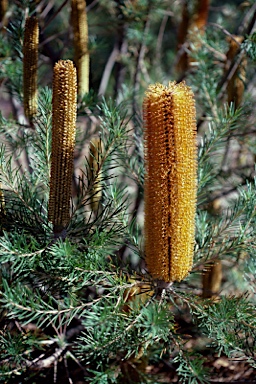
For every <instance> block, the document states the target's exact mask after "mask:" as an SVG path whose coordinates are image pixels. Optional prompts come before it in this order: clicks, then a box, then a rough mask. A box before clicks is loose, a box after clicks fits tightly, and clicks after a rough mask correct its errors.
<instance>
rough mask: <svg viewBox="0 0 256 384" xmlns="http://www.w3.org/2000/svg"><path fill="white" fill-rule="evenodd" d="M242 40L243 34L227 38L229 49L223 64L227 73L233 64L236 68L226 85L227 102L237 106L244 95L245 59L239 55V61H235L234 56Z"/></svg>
mask: <svg viewBox="0 0 256 384" xmlns="http://www.w3.org/2000/svg"><path fill="white" fill-rule="evenodd" d="M243 40H244V37H243V36H232V38H231V37H228V38H227V41H228V43H229V50H228V52H227V61H226V65H225V72H226V73H228V72H229V70H230V69H231V70H232V69H233V65H235V66H236V70H235V71H234V73H233V75H232V76H231V77H230V78H229V80H228V85H227V94H228V100H227V101H228V103H229V104H230V103H231V102H233V103H234V104H235V107H236V108H238V107H239V106H240V104H241V103H242V101H243V95H244V85H245V80H246V65H247V60H246V58H245V55H243V56H242V57H241V60H240V62H239V63H238V65H237V63H236V62H235V59H236V56H237V55H238V54H239V52H240V44H242V42H243Z"/></svg>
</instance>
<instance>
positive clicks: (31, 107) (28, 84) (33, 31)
mask: <svg viewBox="0 0 256 384" xmlns="http://www.w3.org/2000/svg"><path fill="white" fill-rule="evenodd" d="M38 42H39V27H38V20H37V18H36V17H28V18H27V19H26V23H25V31H24V42H23V93H24V113H25V116H26V118H27V119H28V120H29V122H30V123H32V121H33V118H34V117H35V115H36V114H37V62H38Z"/></svg>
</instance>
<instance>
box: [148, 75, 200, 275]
mask: <svg viewBox="0 0 256 384" xmlns="http://www.w3.org/2000/svg"><path fill="white" fill-rule="evenodd" d="M143 114H144V122H145V168H146V175H145V255H146V263H147V266H148V270H149V273H150V274H151V275H152V277H153V278H156V279H158V280H163V281H165V282H172V281H175V280H177V281H180V280H182V279H183V278H185V277H186V275H187V274H188V272H189V271H190V270H191V267H192V262H193V249H194V237H195V212H196V190H197V160H196V157H197V150H196V122H195V101H194V96H193V93H192V91H191V90H190V88H189V87H188V86H186V85H185V83H184V82H183V83H179V84H176V83H175V82H171V83H169V85H168V86H167V87H165V86H164V85H161V84H156V85H151V86H149V88H148V91H147V92H146V95H145V99H144V105H143Z"/></svg>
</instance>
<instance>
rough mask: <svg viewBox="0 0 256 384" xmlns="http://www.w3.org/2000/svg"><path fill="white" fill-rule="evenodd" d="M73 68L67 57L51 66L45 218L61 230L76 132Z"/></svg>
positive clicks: (66, 212) (67, 212) (67, 210)
mask: <svg viewBox="0 0 256 384" xmlns="http://www.w3.org/2000/svg"><path fill="white" fill-rule="evenodd" d="M76 98H77V82H76V69H75V67H74V65H73V62H72V61H70V60H60V61H59V62H58V63H57V64H55V67H54V73H53V95H52V160H51V177H50V196H49V206H48V218H49V221H51V222H52V223H53V231H54V233H55V234H60V233H61V232H62V231H63V230H64V229H65V227H66V226H67V224H68V223H69V221H70V200H71V187H72V175H73V167H74V164H73V160H74V147H75V135H76V108H77V104H76Z"/></svg>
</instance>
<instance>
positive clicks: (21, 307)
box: [0, 0, 256, 384]
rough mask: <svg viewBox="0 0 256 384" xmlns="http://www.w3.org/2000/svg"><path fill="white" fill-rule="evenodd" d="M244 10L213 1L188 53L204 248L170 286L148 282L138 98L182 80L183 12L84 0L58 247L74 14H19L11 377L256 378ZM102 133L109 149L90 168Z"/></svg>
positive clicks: (9, 203) (9, 228)
mask: <svg viewBox="0 0 256 384" xmlns="http://www.w3.org/2000/svg"><path fill="white" fill-rule="evenodd" d="M246 3H249V5H248V4H247V5H244V7H245V9H243V7H242V6H241V7H240V6H239V7H238V6H237V7H236V6H235V5H234V4H233V3H232V2H229V1H226V2H224V3H223V4H221V7H219V4H220V3H219V2H218V1H217V0H216V1H213V3H212V8H211V9H210V15H209V20H210V23H209V24H208V25H207V26H206V30H205V33H204V34H202V35H200V37H198V38H199V45H200V49H197V47H196V44H195V43H193V44H191V45H190V46H189V45H186V44H185V47H184V49H185V50H186V52H187V54H188V56H189V57H190V58H191V59H192V65H191V66H190V67H189V69H188V70H187V72H186V73H184V74H181V78H185V80H186V82H187V84H188V85H190V86H191V87H192V89H193V91H194V93H195V98H196V106H197V119H198V121H197V122H198V204H197V205H198V209H197V216H196V244H195V256H194V265H193V268H192V271H191V274H190V275H189V276H188V277H187V279H186V280H185V281H183V282H181V283H179V284H178V283H173V284H172V285H171V286H168V287H166V286H163V284H162V282H159V281H153V280H152V277H151V276H149V275H148V273H147V269H146V265H145V260H144V244H143V243H144V237H143V184H144V159H143V122H142V120H143V118H142V95H143V94H144V91H145V89H146V87H147V85H148V84H149V83H152V82H153V81H157V82H162V81H164V82H167V81H170V80H175V79H176V80H178V79H177V75H176V73H177V71H176V69H177V68H176V69H175V68H174V67H175V64H176V61H177V29H178V26H179V23H180V21H181V10H182V3H181V2H180V1H178V2H177V1H172V2H171V3H170V2H169V1H167V0H166V1H154V2H152V1H149V0H137V1H111V2H105V1H98V2H88V4H87V10H88V21H89V39H90V61H91V74H90V82H91V90H90V92H89V93H88V94H87V95H83V97H81V98H80V99H79V100H78V109H77V126H78V127H77V137H76V149H75V156H74V157H75V159H74V165H75V167H74V168H75V169H74V177H73V181H72V202H71V219H70V222H69V224H68V226H67V228H65V231H64V234H63V236H62V237H60V238H56V236H54V234H53V229H52V224H51V223H50V222H49V221H48V199H49V185H50V164H51V125H52V116H51V113H52V92H51V86H52V85H51V83H52V65H53V64H54V63H55V61H57V60H58V59H59V58H69V59H72V58H73V47H72V33H73V32H72V31H71V28H70V27H69V12H70V7H69V6H68V5H67V3H65V2H62V1H56V2H51V3H49V5H48V6H47V7H46V6H45V3H44V2H41V3H40V4H36V2H34V1H27V0H26V1H25V0H24V1H16V2H14V3H13V4H12V5H11V7H10V9H9V16H8V18H9V20H8V23H7V25H6V29H5V30H4V32H3V33H2V32H1V33H2V36H1V39H0V57H1V74H0V79H1V87H2V88H3V92H2V93H3V95H4V96H3V97H2V98H1V99H0V107H1V109H2V111H1V116H0V137H1V147H0V183H1V191H2V192H3V195H4V197H2V195H1V196H0V197H1V207H0V220H1V223H0V229H1V231H0V265H1V267H0V271H1V272H0V326H1V331H0V345H1V351H0V381H1V382H4V383H18V382H19V383H23V382H24V383H25V382H28V383H35V382H38V383H39V382H40V380H44V381H45V380H48V381H49V382H62V383H66V382H72V381H73V382H76V381H79V380H80V381H81V380H84V382H85V383H87V382H90V383H100V384H104V383H117V384H119V383H121V382H122V383H135V382H138V383H141V384H142V383H145V384H146V383H154V384H156V383H158V382H164V380H165V379H166V376H163V375H165V374H166V372H165V370H166V367H168V370H169V371H168V372H167V375H169V373H170V375H169V376H170V377H171V374H173V377H174V380H176V382H177V380H178V382H180V383H184V384H186V383H187V384H196V383H202V384H203V383H205V384H207V383H209V382H210V380H211V379H212V375H213V370H212V366H211V362H212V359H213V358H214V354H215V353H217V354H218V355H219V356H224V355H225V356H228V357H229V358H230V359H237V358H239V359H244V361H245V362H246V364H248V366H251V367H253V369H256V363H255V352H256V350H255V342H254V340H255V337H256V334H255V329H256V324H255V318H256V317H255V293H256V279H255V275H256V253H255V246H256V235H255V233H256V232H255V228H256V211H255V206H256V193H255V192H256V191H255V190H256V181H255V154H256V141H255V116H254V113H253V109H254V104H253V92H254V88H253V87H254V86H253V84H252V83H253V82H252V77H253V76H250V74H251V73H252V72H253V61H254V60H255V32H253V31H250V30H249V29H250V28H249V27H250V22H245V26H241V25H240V26H239V25H238V23H239V20H245V21H246V20H251V12H252V10H253V2H251V3H250V2H246ZM62 5H63V7H62ZM194 5H195V2H194V1H193V2H189V10H190V12H192V11H193V8H194ZM250 7H251V8H250ZM216 9H218V11H216ZM28 14H29V15H31V14H35V15H37V16H39V23H40V31H41V32H40V48H39V89H38V94H39V103H38V114H37V116H36V118H35V121H34V124H33V127H31V126H30V125H29V124H28V122H27V121H26V120H25V118H24V116H23V112H22V99H23V89H22V87H23V85H22V44H23V32H24V31H23V29H24V23H25V17H26V16H27V15H28ZM226 14H228V15H229V17H226ZM246 23H247V24H246ZM234 25H237V27H238V28H237V29H239V31H240V32H239V33H241V34H243V35H244V36H245V40H244V42H243V43H242V45H241V54H243V55H245V53H246V55H247V70H248V73H249V76H248V77H247V80H246V82H245V94H244V101H243V103H242V104H241V105H240V106H239V108H236V106H235V104H234V103H231V104H230V105H228V104H227V98H226V89H227V85H228V79H227V74H226V72H225V66H226V64H227V63H226V52H227V50H228V44H227V41H226V35H229V34H230V33H233V28H234ZM113 52H114V54H113ZM99 89H101V92H98V90H99ZM98 93H100V94H98ZM6 105H7V106H8V108H7V107H6V109H5V107H4V106H6ZM2 106H3V107H2ZM95 136H96V137H98V138H100V140H101V143H102V147H101V148H100V150H99V153H98V158H97V159H96V160H97V162H98V168H97V169H96V170H94V172H92V169H91V165H90V155H89V147H90V141H91V140H92V139H93V138H94V137H95ZM98 186H100V190H101V195H102V196H101V198H100V204H99V208H98V210H97V212H94V211H92V209H91V200H92V197H93V196H94V195H95V188H96V187H98ZM216 202H217V203H216ZM215 203H216V204H215ZM216 261H218V262H222V265H223V276H224V278H223V281H222V285H221V287H219V289H218V293H217V294H216V296H217V297H215V298H212V299H211V298H210V299H203V298H202V297H201V296H202V295H201V293H202V274H203V273H205V271H206V270H208V269H209V268H210V267H211V266H212V265H213V264H214V263H215V262H216ZM232 279H233V280H232ZM234 280H235V281H234ZM205 340H207V342H206V343H205ZM203 343H204V344H203ZM202 344H203V346H202ZM151 365H152V366H154V368H155V371H157V373H155V371H154V370H153V371H152V372H149V369H150V366H151ZM163 366H164V367H165V369H162V371H161V367H163ZM74 367H75V368H74ZM64 371H65V375H64V374H63V372H64ZM77 371H79V380H78V379H77V377H75V376H76V372H77ZM127 372H129V375H127ZM62 374H63V375H64V376H65V377H64V376H63V377H62V376H61V375H62ZM59 375H60V376H61V377H59ZM128 376H129V377H128ZM169 376H168V380H169ZM213 379H215V378H214V377H213ZM56 380H58V381H56ZM170 380H172V379H171V378H170Z"/></svg>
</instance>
